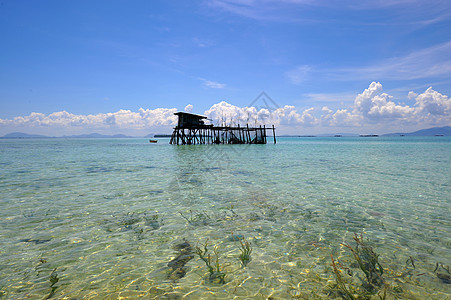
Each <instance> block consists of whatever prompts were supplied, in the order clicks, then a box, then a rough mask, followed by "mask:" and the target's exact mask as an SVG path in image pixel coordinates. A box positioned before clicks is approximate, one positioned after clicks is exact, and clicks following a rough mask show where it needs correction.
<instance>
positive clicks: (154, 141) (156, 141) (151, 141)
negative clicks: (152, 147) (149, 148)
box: [149, 140, 158, 143]
mask: <svg viewBox="0 0 451 300" xmlns="http://www.w3.org/2000/svg"><path fill="white" fill-rule="evenodd" d="M149 143H158V140H149Z"/></svg>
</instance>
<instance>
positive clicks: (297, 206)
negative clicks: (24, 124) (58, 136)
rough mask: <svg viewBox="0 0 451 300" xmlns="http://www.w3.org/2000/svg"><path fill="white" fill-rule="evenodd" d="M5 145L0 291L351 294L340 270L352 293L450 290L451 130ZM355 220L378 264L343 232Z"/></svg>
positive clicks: (31, 294)
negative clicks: (176, 142)
mask: <svg viewBox="0 0 451 300" xmlns="http://www.w3.org/2000/svg"><path fill="white" fill-rule="evenodd" d="M0 153H1V156H0V164H1V165H2V169H3V171H2V173H1V175H0V178H1V181H0V188H1V191H2V192H1V193H2V197H1V200H0V203H1V210H0V237H1V238H0V246H1V247H0V249H1V252H0V266H1V267H0V269H1V270H2V272H1V273H0V297H5V298H38V299H42V298H46V297H47V298H49V297H53V298H93V299H104V298H112V299H113V298H118V297H124V298H138V297H147V298H161V299H181V298H183V297H185V298H186V299H199V298H203V299H208V298H211V299H218V298H219V299H221V298H222V299H230V298H233V297H238V298H243V299H246V298H256V299H267V298H272V299H287V298H288V299H289V298H300V299H315V298H316V299H334V298H336V299H341V298H346V297H349V296H346V292H345V291H344V290H343V288H340V281H343V282H344V287H345V289H347V290H348V291H352V293H353V295H354V297H357V296H356V295H357V294H362V293H364V292H371V293H372V294H371V295H369V296H368V295H367V296H368V297H370V298H371V297H372V298H373V299H379V297H378V293H379V295H380V296H382V295H383V293H384V290H385V291H386V294H387V299H426V298H427V299H445V298H447V297H449V296H450V295H449V283H450V273H449V272H450V270H449V266H450V264H451V262H450V256H449V253H450V236H449V232H450V224H451V223H450V217H449V216H450V199H451V197H450V196H451V192H450V191H451V189H450V183H449V178H450V176H451V173H450V172H451V171H450V169H449V167H448V166H449V165H451V155H450V154H451V140H450V139H446V138H442V139H440V140H437V139H433V138H429V139H420V138H403V139H402V141H401V140H400V139H395V138H392V139H383V138H379V139H374V140H371V141H369V140H366V139H357V138H342V139H320V138H318V139H286V140H284V139H281V140H280V142H279V141H278V144H277V145H270V144H268V145H196V146H170V145H165V144H164V143H162V144H160V143H159V144H152V145H149V144H148V143H145V141H143V140H138V139H137V140H133V139H130V140H109V139H105V140H51V141H48V140H2V141H0ZM354 233H359V234H360V233H362V234H363V237H364V243H365V245H368V247H371V249H372V251H374V253H375V255H376V256H377V260H378V263H379V264H380V266H382V268H383V273H382V274H379V273H378V275H374V276H380V277H381V278H380V279H379V278H378V279H371V280H370V281H369V280H368V278H367V275H366V274H365V272H364V271H362V269H361V267H360V266H359V262H358V260H356V258H355V256H354V255H353V252H352V250H350V249H349V248H348V247H347V246H346V245H348V246H350V247H351V248H353V249H357V248H358V247H357V245H356V242H355V240H354ZM245 241H247V242H249V246H250V247H251V249H252V251H251V252H250V254H249V255H250V260H249V262H248V263H247V264H246V265H244V264H243V262H242V260H241V258H240V257H241V255H242V254H243V249H244V248H243V243H244V242H245ZM205 245H206V248H207V252H201V254H204V256H203V257H204V258H205V260H207V261H208V254H210V259H211V261H210V263H211V266H212V267H213V273H214V272H217V270H219V271H220V272H223V273H224V274H225V277H224V283H219V282H220V280H212V275H211V274H212V273H211V270H210V269H209V267H208V264H207V263H206V261H205V260H202V258H201V257H200V255H199V254H198V253H197V252H196V251H197V250H196V249H201V250H202V251H205V247H204V246H205ZM196 247H198V248H196ZM356 247H357V248H356ZM363 248H364V247H362V246H360V249H363ZM215 251H216V252H215ZM355 251H358V250H355ZM359 253H360V254H361V257H362V259H363V262H364V265H365V266H367V267H368V266H370V265H371V264H370V263H369V257H371V255H369V256H368V254H362V253H363V252H359ZM331 255H332V256H333V258H334V261H335V263H336V267H337V269H339V270H341V271H339V274H340V275H341V276H338V280H337V275H336V273H335V272H334V268H333V266H332V260H331ZM217 267H218V268H219V269H216V268H217ZM213 277H214V276H213ZM368 282H370V284H368ZM371 285H374V287H371ZM385 287H386V288H385Z"/></svg>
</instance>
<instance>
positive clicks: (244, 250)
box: [239, 237, 252, 267]
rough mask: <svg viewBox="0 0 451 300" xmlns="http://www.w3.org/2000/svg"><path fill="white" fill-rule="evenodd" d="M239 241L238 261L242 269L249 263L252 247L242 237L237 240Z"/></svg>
mask: <svg viewBox="0 0 451 300" xmlns="http://www.w3.org/2000/svg"><path fill="white" fill-rule="evenodd" d="M239 241H240V245H241V248H240V251H241V254H240V261H241V264H242V265H243V267H246V266H247V264H248V263H249V262H250V261H251V253H252V247H251V244H250V243H249V241H248V240H246V239H245V238H244V237H242V238H240V239H239Z"/></svg>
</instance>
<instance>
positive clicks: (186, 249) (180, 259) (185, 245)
mask: <svg viewBox="0 0 451 300" xmlns="http://www.w3.org/2000/svg"><path fill="white" fill-rule="evenodd" d="M173 248H174V250H176V251H177V252H178V255H177V256H176V257H175V258H174V259H172V260H171V261H170V262H168V267H169V268H170V271H169V274H168V278H169V279H171V280H177V279H180V278H183V277H185V274H186V272H187V269H186V267H185V265H186V264H187V263H188V262H189V261H190V260H192V259H193V258H194V255H193V248H192V247H191V244H190V243H189V242H188V241H183V242H182V243H179V244H176V245H175V246H174V247H173Z"/></svg>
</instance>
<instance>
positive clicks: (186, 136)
mask: <svg viewBox="0 0 451 300" xmlns="http://www.w3.org/2000/svg"><path fill="white" fill-rule="evenodd" d="M175 115H177V116H178V117H179V120H178V124H177V126H176V127H175V128H174V131H173V132H172V136H171V140H170V142H169V143H170V144H173V145H197V144H266V142H267V134H266V133H267V130H272V133H273V138H274V144H275V143H276V129H275V128H274V125H272V127H269V128H267V127H266V126H265V125H263V127H262V126H261V125H260V126H259V127H249V125H246V126H245V127H241V126H240V125H238V126H234V127H232V126H213V125H205V124H204V119H207V117H205V116H200V115H195V114H190V113H185V112H178V113H175Z"/></svg>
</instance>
